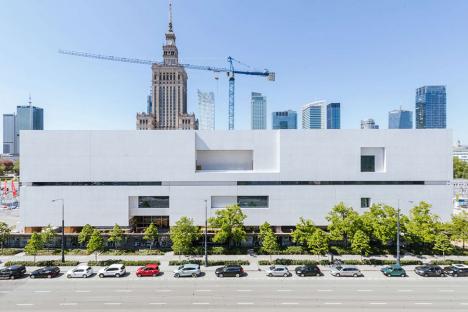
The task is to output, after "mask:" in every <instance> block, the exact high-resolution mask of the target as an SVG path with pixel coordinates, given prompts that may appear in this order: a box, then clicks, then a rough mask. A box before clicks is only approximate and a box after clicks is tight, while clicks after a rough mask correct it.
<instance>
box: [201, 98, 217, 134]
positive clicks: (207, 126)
mask: <svg viewBox="0 0 468 312" xmlns="http://www.w3.org/2000/svg"><path fill="white" fill-rule="evenodd" d="M198 115H199V116H198V117H199V129H200V130H214V129H215V99H214V93H213V92H202V91H200V90H198Z"/></svg>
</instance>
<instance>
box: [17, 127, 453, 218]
mask: <svg viewBox="0 0 468 312" xmlns="http://www.w3.org/2000/svg"><path fill="white" fill-rule="evenodd" d="M22 136H23V139H22V142H21V144H22V146H21V150H22V154H21V166H22V168H21V181H22V183H23V186H22V187H21V222H22V226H43V225H47V224H58V222H59V221H60V204H59V203H51V200H52V199H55V198H64V199H65V219H66V225H69V226H81V225H84V224H86V223H90V224H93V225H97V226H112V225H114V224H115V223H118V224H121V225H124V226H125V225H128V220H129V218H130V217H131V216H133V215H154V214H157V215H169V216H170V223H171V224H174V223H175V221H177V219H179V218H180V217H181V216H189V217H192V218H194V220H195V222H196V223H197V224H200V225H201V224H203V223H204V200H205V199H206V200H208V207H211V203H210V199H211V197H212V196H239V195H267V196H269V204H270V207H269V208H268V209H259V208H250V209H245V212H246V213H247V215H248V219H247V220H246V224H247V225H258V224H260V223H263V222H264V221H268V222H270V223H271V224H272V225H294V224H296V223H297V220H298V219H299V217H301V216H302V217H306V218H311V219H312V220H314V222H316V223H317V224H325V222H326V221H325V215H326V213H327V212H328V211H329V210H330V208H331V207H332V206H333V205H335V204H336V203H337V202H339V201H344V202H345V203H347V204H349V205H352V206H353V207H354V208H355V209H356V210H357V211H360V212H362V211H364V210H363V209H361V208H360V198H361V197H370V198H371V200H372V201H373V202H384V203H387V204H390V205H394V206H396V205H397V201H398V199H399V200H400V206H401V207H402V209H403V211H405V210H407V209H408V208H409V207H410V206H411V204H410V203H409V201H413V202H418V201H420V200H426V201H428V202H429V203H431V204H432V205H433V211H434V212H436V213H437V214H439V215H440V216H441V217H442V218H443V219H447V218H449V216H450V213H451V209H450V207H451V197H452V186H451V183H450V181H451V180H452V179H451V176H452V158H451V142H452V138H451V132H450V131H449V130H435V129H431V130H419V129H418V130H375V131H361V130H323V131H322V130H281V131H278V130H271V131H269V130H268V131H230V132H228V131H24V132H23V133H22ZM361 147H384V148H385V162H386V170H385V172H374V173H369V172H365V173H361V172H360V155H361ZM197 149H198V150H233V149H234V150H235V149H241V150H245V149H247V150H252V151H253V155H254V170H250V171H242V172H236V171H228V172H196V170H195V160H196V150H197ZM280 180H281V181H426V182H430V183H434V184H435V185H329V186H326V185H296V186H292V185H281V186H275V185H262V186H260V185H253V186H242V185H241V186H238V185H237V181H280ZM73 181H81V182H92V181H97V182H125V181H161V182H162V183H163V185H162V186H31V183H33V182H73ZM156 195H162V196H170V205H171V207H170V208H169V209H148V208H145V209H138V208H135V206H134V204H132V205H131V204H130V197H134V196H156ZM212 213H214V209H210V212H209V214H212Z"/></svg>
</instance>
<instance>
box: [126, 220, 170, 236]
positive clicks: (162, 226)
mask: <svg viewBox="0 0 468 312" xmlns="http://www.w3.org/2000/svg"><path fill="white" fill-rule="evenodd" d="M151 223H154V225H156V227H157V228H158V230H160V231H161V230H162V231H164V230H166V229H169V216H135V217H133V218H132V219H131V220H130V224H131V227H132V229H133V231H134V232H137V233H141V232H143V231H144V230H145V229H146V228H147V227H148V226H149V225H150V224H151Z"/></svg>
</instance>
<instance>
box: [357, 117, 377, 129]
mask: <svg viewBox="0 0 468 312" xmlns="http://www.w3.org/2000/svg"><path fill="white" fill-rule="evenodd" d="M361 129H379V125H377V124H376V123H375V121H374V119H372V118H369V119H366V120H361Z"/></svg>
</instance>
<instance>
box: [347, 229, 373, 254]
mask: <svg viewBox="0 0 468 312" xmlns="http://www.w3.org/2000/svg"><path fill="white" fill-rule="evenodd" d="M351 249H352V251H353V252H355V253H358V254H360V255H361V259H362V256H363V255H365V256H366V257H367V256H368V255H369V252H370V249H371V247H370V238H369V236H368V235H367V234H366V233H365V232H364V231H362V230H357V231H356V233H354V236H353V239H352V241H351Z"/></svg>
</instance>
